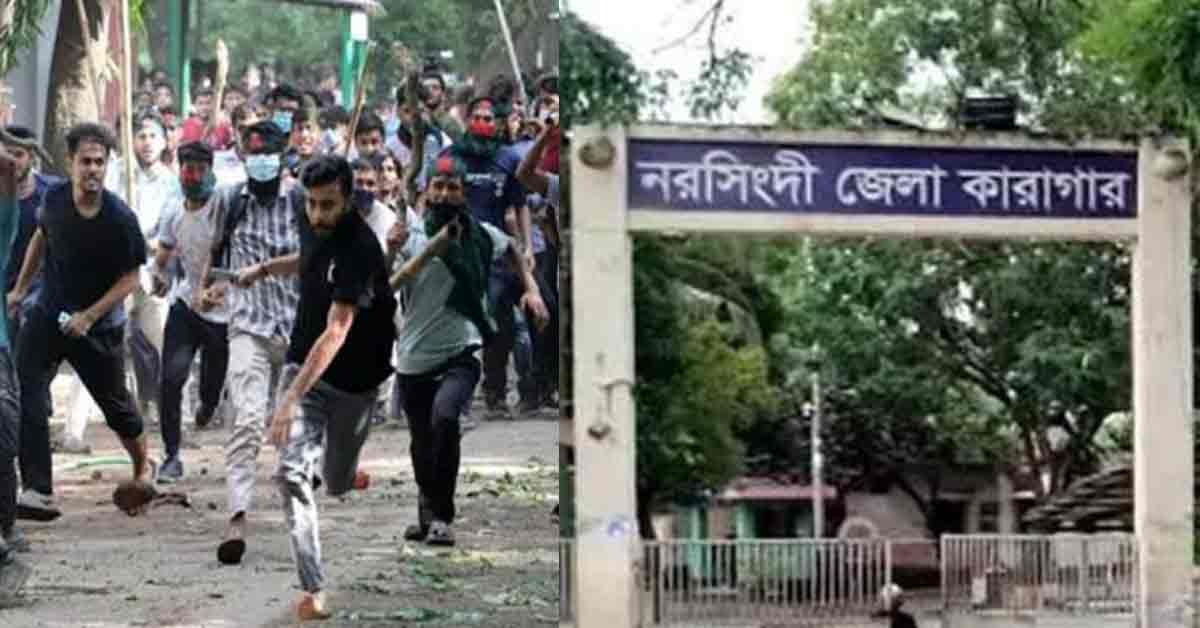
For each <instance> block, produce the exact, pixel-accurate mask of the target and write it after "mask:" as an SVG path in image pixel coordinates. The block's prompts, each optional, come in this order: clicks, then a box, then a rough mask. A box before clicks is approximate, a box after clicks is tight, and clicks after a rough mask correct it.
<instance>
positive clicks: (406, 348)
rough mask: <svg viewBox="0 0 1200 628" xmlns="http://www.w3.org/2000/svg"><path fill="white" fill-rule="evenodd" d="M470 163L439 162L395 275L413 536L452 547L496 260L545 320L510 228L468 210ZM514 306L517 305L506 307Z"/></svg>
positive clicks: (488, 332)
mask: <svg viewBox="0 0 1200 628" xmlns="http://www.w3.org/2000/svg"><path fill="white" fill-rule="evenodd" d="M467 176H468V174H467V164H466V163H465V162H464V161H463V160H462V159H460V158H458V157H457V156H455V155H453V154H451V153H448V152H447V153H443V155H442V156H441V157H439V158H438V160H437V161H436V162H434V169H433V172H432V176H431V177H430V178H429V188H428V194H429V206H428V208H427V210H426V214H425V216H424V229H423V230H422V229H419V228H418V229H416V230H413V231H411V232H409V231H408V230H407V229H405V228H404V225H405V224H406V223H403V222H397V223H396V225H397V227H398V228H394V229H393V234H392V240H393V242H392V243H393V245H399V246H402V247H403V248H402V249H401V250H400V254H399V257H398V259H397V262H399V263H402V266H401V268H400V270H399V271H398V272H397V273H396V274H395V275H393V276H392V278H391V285H392V288H393V289H398V290H400V292H401V301H402V302H403V304H404V316H403V318H402V319H400V318H398V319H397V325H398V327H399V336H398V338H397V340H396V345H397V355H398V356H399V360H398V363H397V365H396V371H397V373H398V374H399V381H400V389H401V391H402V396H403V400H404V401H403V403H404V412H405V414H406V415H407V416H408V423H409V430H410V431H411V433H412V445H411V448H410V454H411V455H412V461H413V470H414V473H415V475H416V478H417V486H418V488H419V489H420V494H421V497H420V502H419V506H418V522H417V524H416V525H413V526H410V527H409V528H408V529H406V530H405V532H404V538H406V539H408V540H423V541H425V542H426V543H428V544H431V545H454V543H455V539H454V534H453V532H452V531H451V528H450V525H451V523H453V521H454V516H455V509H454V490H455V486H456V484H457V481H458V467H459V459H460V456H461V450H460V441H461V436H462V433H461V425H460V416H461V415H462V414H463V412H464V411H465V410H466V409H467V405H468V404H469V403H470V401H471V397H472V395H473V393H474V390H475V386H476V384H477V383H478V382H479V377H480V371H481V366H480V364H479V360H478V359H476V358H475V356H474V354H475V352H476V351H478V350H479V349H480V348H481V347H482V346H484V345H485V343H486V342H487V341H488V340H490V339H491V338H492V337H493V336H494V335H495V334H496V323H495V319H494V317H493V315H492V312H491V309H490V302H489V299H488V275H489V271H490V269H491V268H492V265H493V263H496V262H498V261H501V260H503V259H507V262H508V263H509V264H511V265H512V267H513V268H514V269H517V273H518V275H519V277H520V280H521V282H522V285H523V286H524V290H525V292H524V294H523V295H522V296H521V299H520V306H521V307H522V309H524V310H526V311H528V312H529V313H530V314H532V317H533V319H534V320H535V322H536V323H537V325H538V327H539V328H540V327H543V326H544V325H545V324H546V321H547V320H548V318H549V314H548V312H547V311H546V306H545V304H544V303H543V302H542V297H541V295H540V293H539V291H538V285H537V282H536V281H535V280H534V278H533V275H532V273H531V271H530V269H529V267H528V266H527V265H526V264H525V263H524V261H523V259H522V255H521V251H520V250H519V249H518V247H516V246H514V241H513V240H511V239H510V238H509V237H508V236H506V235H505V234H504V232H503V231H502V230H500V229H498V228H496V227H494V226H492V225H491V224H488V223H486V222H484V221H482V220H479V219H477V218H475V217H474V216H472V212H471V211H470V210H469V209H468V208H467ZM510 307H511V306H510Z"/></svg>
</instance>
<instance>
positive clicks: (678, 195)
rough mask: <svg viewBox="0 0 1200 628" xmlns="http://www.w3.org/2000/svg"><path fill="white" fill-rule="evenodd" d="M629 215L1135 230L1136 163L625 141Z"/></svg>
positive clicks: (920, 150) (1132, 157)
mask: <svg viewBox="0 0 1200 628" xmlns="http://www.w3.org/2000/svg"><path fill="white" fill-rule="evenodd" d="M628 155H629V173H628V174H629V185H628V188H629V191H628V195H629V196H628V202H629V207H630V210H631V211H637V210H639V209H641V210H680V211H728V210H733V211H736V210H741V209H744V210H747V211H766V212H803V213H824V214H848V215H854V214H863V215H926V216H963V217H971V216H978V217H985V216H986V217H1005V216H1007V217H1022V218H1030V217H1045V218H1136V217H1137V202H1136V199H1137V184H1138V179H1137V165H1138V163H1137V153H1136V152H1134V151H1132V150H1131V151H1130V152H1111V151H1097V150H1065V149H1064V150H1015V149H1014V150H1010V149H1003V150H1001V149H990V148H930V147H907V146H840V145H829V144H822V145H817V144H806V145H802V146H801V145H781V144H768V143H761V144H760V143H717V142H692V141H675V140H642V139H635V140H630V141H629V152H628Z"/></svg>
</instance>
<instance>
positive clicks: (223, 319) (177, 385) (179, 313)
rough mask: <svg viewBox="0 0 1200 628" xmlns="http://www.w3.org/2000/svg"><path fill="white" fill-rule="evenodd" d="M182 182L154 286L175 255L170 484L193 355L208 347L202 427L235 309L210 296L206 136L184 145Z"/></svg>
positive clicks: (166, 475)
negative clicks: (206, 283) (181, 198)
mask: <svg viewBox="0 0 1200 628" xmlns="http://www.w3.org/2000/svg"><path fill="white" fill-rule="evenodd" d="M179 180H180V183H181V184H182V187H183V194H184V201H183V203H182V206H181V207H178V208H175V209H174V211H171V212H170V213H169V214H168V218H167V221H166V223H165V224H164V225H163V228H162V231H161V233H160V234H159V249H158V252H157V253H156V255H155V266H156V273H155V282H156V284H158V285H156V286H155V287H156V289H157V290H156V291H158V292H165V289H166V288H167V286H169V285H171V282H170V281H169V280H168V279H167V278H166V277H167V275H168V273H169V272H170V271H171V269H172V267H171V266H169V264H170V262H171V261H172V260H177V261H178V268H179V270H180V271H181V272H180V275H179V276H177V277H176V278H175V282H174V285H173V286H171V293H170V296H169V297H168V301H169V302H170V303H171V309H170V310H169V311H168V313H167V325H166V330H165V331H164V332H163V336H164V340H163V374H162V386H161V391H162V401H161V403H160V404H159V407H160V408H161V411H162V437H163V446H164V447H165V448H166V458H165V459H164V460H163V464H162V468H161V469H160V470H159V473H158V481H159V483H162V484H170V483H173V482H176V481H178V480H179V479H181V478H182V477H183V461H182V460H180V459H179V444H180V439H181V436H182V430H183V415H182V404H183V387H184V385H185V384H186V383H187V380H188V375H189V373H190V370H191V366H192V360H193V359H195V357H196V352H197V351H198V350H200V351H203V359H202V360H201V371H200V410H199V411H198V412H197V413H196V425H197V426H198V427H200V428H203V427H205V426H207V425H208V423H209V421H211V420H212V418H213V414H214V413H215V412H216V410H217V405H218V404H219V403H220V401H221V389H222V387H223V386H224V384H225V369H226V367H227V365H228V364H229V342H228V338H227V334H226V332H227V325H228V323H229V309H228V307H226V306H225V305H224V304H220V305H217V304H215V303H213V302H212V301H210V300H209V299H205V298H204V294H203V292H204V275H205V273H206V272H207V268H208V264H209V259H210V256H211V252H212V247H213V243H214V241H215V240H216V238H217V231H216V230H217V224H216V218H217V216H216V215H215V214H216V211H215V205H216V203H215V202H214V199H215V198H216V197H215V195H214V193H213V192H214V186H215V185H216V176H215V175H214V174H213V150H212V148H211V147H209V145H208V144H207V143H205V142H202V141H195V142H191V143H188V144H184V145H183V146H180V147H179Z"/></svg>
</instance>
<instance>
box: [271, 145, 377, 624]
mask: <svg viewBox="0 0 1200 628" xmlns="http://www.w3.org/2000/svg"><path fill="white" fill-rule="evenodd" d="M301 182H302V183H303V185H304V188H305V204H304V206H305V210H304V212H303V213H302V214H301V215H300V219H299V223H300V256H299V261H298V265H299V268H298V270H299V274H300V302H299V305H298V306H297V311H296V324H295V326H294V327H293V328H292V337H291V343H290V344H289V346H288V353H287V364H286V366H285V367H284V373H283V385H284V386H286V387H287V388H286V390H287V392H286V393H284V396H283V398H282V399H281V400H280V402H279V405H278V407H277V409H276V410H275V416H274V417H273V418H272V419H271V434H270V437H269V441H270V442H271V443H273V444H275V445H276V446H278V447H279V451H280V453H279V464H278V466H277V467H276V469H275V474H274V479H275V483H276V485H277V486H278V487H279V492H280V495H281V496H282V498H283V505H284V513H285V514H286V517H287V525H288V538H289V540H290V541H291V546H292V556H293V557H294V559H295V561H296V568H297V571H298V572H299V576H300V585H301V588H302V589H303V590H304V595H303V597H302V598H301V600H300V602H299V604H298V606H297V614H298V615H299V618H300V619H302V620H304V619H318V618H327V617H329V613H328V612H327V611H326V610H325V607H324V606H325V605H324V597H323V595H322V592H323V590H324V589H325V584H324V579H325V577H324V569H323V567H322V565H321V544H320V539H319V538H318V536H317V529H318V528H317V504H316V500H315V499H314V496H313V491H314V488H313V476H314V474H315V473H316V472H317V469H316V465H317V462H318V461H319V460H321V459H322V457H323V458H324V459H323V461H322V469H321V473H320V475H321V477H322V479H323V482H324V484H325V486H326V487H327V491H328V493H329V494H330V495H341V494H343V493H346V492H347V491H349V490H350V489H351V488H353V484H354V476H355V471H356V470H357V468H358V456H359V452H360V451H361V449H362V446H363V443H364V442H365V441H366V438H367V431H368V428H369V427H370V419H371V411H372V409H373V408H374V406H375V396H376V393H377V391H378V388H379V385H380V384H381V383H383V381H384V380H385V379H387V377H388V376H389V375H390V374H391V372H392V366H391V356H392V345H393V343H394V342H395V337H396V329H395V325H394V324H393V322H392V317H393V316H394V315H395V312H396V300H395V297H394V296H393V294H392V290H391V289H390V288H389V286H388V277H387V265H386V264H385V262H384V254H383V248H382V247H381V246H380V244H379V240H378V239H377V238H376V237H375V234H374V233H373V232H372V231H371V229H370V227H368V226H367V223H366V222H365V221H363V219H362V217H361V216H360V215H359V213H358V212H357V211H355V209H354V204H353V202H352V198H353V197H352V191H353V183H354V174H353V171H352V170H351V169H350V164H349V163H347V162H346V160H345V159H342V158H341V157H319V158H317V159H314V160H313V161H312V162H310V163H309V164H308V165H307V166H305V168H304V171H303V173H302V174H301ZM286 270H290V269H285V271H286Z"/></svg>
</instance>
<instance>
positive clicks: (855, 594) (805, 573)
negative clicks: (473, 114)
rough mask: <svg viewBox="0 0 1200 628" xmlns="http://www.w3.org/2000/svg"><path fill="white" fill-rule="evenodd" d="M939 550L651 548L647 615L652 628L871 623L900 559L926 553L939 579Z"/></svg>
mask: <svg viewBox="0 0 1200 628" xmlns="http://www.w3.org/2000/svg"><path fill="white" fill-rule="evenodd" d="M901 548H902V550H903V551H898V550H901ZM912 549H916V550H918V551H916V552H912V551H911V550H912ZM935 551H936V547H935V544H934V542H933V541H925V540H920V541H906V540H888V539H820V540H815V539H786V540H729V541H726V540H721V541H716V540H706V541H689V540H685V541H661V542H653V543H645V544H643V565H644V568H645V571H644V573H645V574H646V576H647V577H646V581H645V583H644V588H643V596H642V605H643V613H642V615H643V619H644V621H645V625H651V626H654V625H659V626H685V625H686V626H743V625H750V626H763V625H767V626H769V625H772V623H774V622H778V623H780V625H788V626H797V625H830V624H837V625H843V624H846V623H847V620H849V619H856V620H867V621H868V624H867V625H873V623H877V622H873V623H872V622H870V621H869V620H870V615H871V613H872V612H874V611H876V610H878V608H879V598H878V595H879V591H880V589H881V588H882V587H883V585H885V584H887V583H888V582H891V581H893V580H894V577H893V573H894V570H895V567H896V563H895V559H896V554H897V553H900V554H914V553H915V554H916V555H925V556H927V557H928V559H927V562H928V563H929V566H930V567H931V568H932V569H933V570H934V572H935V573H936V568H937V564H936V560H935V559H933V556H934V555H935ZM935 586H936V584H935ZM934 591H935V592H936V589H934Z"/></svg>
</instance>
